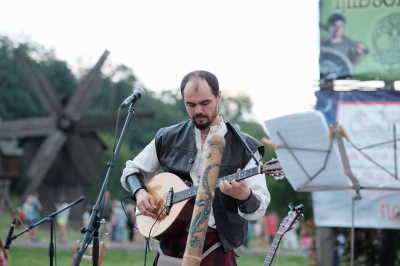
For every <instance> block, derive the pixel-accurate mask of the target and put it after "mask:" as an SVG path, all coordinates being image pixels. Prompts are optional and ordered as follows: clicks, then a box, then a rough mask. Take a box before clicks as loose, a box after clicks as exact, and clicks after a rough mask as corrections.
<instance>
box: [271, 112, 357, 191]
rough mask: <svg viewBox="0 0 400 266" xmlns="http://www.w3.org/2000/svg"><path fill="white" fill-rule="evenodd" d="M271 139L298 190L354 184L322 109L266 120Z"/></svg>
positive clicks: (350, 187)
mask: <svg viewBox="0 0 400 266" xmlns="http://www.w3.org/2000/svg"><path fill="white" fill-rule="evenodd" d="M264 123H265V126H266V128H267V131H268V135H269V137H270V140H271V141H272V142H273V143H274V144H275V145H277V146H278V147H279V148H278V149H277V150H275V152H276V154H277V156H278V158H279V161H280V163H281V165H282V168H283V171H284V172H285V176H286V178H287V179H288V181H289V183H290V184H291V185H292V187H293V188H294V189H295V190H296V191H314V190H338V189H349V190H351V189H352V188H353V186H352V183H351V181H350V179H349V178H348V176H347V175H346V174H345V171H344V167H343V163H342V160H341V156H340V153H339V150H338V147H337V144H336V141H334V142H333V145H331V142H330V140H329V128H328V126H327V123H326V120H325V117H324V116H323V114H322V113H321V112H320V111H313V112H307V113H299V114H293V115H287V116H282V117H278V118H275V119H271V120H266V121H265V122H264Z"/></svg>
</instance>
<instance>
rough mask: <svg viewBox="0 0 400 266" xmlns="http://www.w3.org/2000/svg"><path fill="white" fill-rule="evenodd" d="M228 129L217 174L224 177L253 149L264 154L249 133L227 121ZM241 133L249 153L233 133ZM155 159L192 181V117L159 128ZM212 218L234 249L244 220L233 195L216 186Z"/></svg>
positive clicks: (243, 235)
mask: <svg viewBox="0 0 400 266" xmlns="http://www.w3.org/2000/svg"><path fill="white" fill-rule="evenodd" d="M226 125H227V128H228V132H227V133H226V135H225V148H224V151H223V155H222V160H221V165H220V171H219V174H218V177H219V178H220V177H225V176H227V175H230V174H234V173H236V171H237V169H238V168H241V169H243V168H244V167H245V166H246V165H247V163H248V162H249V161H250V160H252V154H254V152H255V151H256V150H258V151H259V153H260V155H261V156H263V155H264V147H263V146H262V144H261V143H260V142H259V141H257V140H255V139H254V138H253V137H251V136H249V135H248V134H246V133H244V132H241V131H239V130H237V129H236V130H235V128H234V127H233V126H232V125H231V124H230V123H227V124H226ZM234 131H236V132H237V134H240V135H241V136H242V138H243V139H244V141H245V142H246V143H247V145H248V146H249V148H250V150H251V151H252V154H249V152H248V151H247V150H246V148H245V147H244V146H243V144H242V142H241V141H240V139H239V138H238V136H237V135H236V134H235V132H234ZM155 140H156V150H157V156H158V160H159V162H160V164H161V166H162V168H163V170H164V171H165V172H170V173H173V174H175V175H177V176H179V177H180V178H182V179H184V180H187V181H190V182H192V180H191V178H190V169H191V168H192V166H193V163H194V160H195V158H196V154H197V148H196V139H195V134H194V125H193V123H192V121H191V120H187V121H185V122H182V123H179V124H176V125H173V126H170V127H166V128H162V129H160V130H159V131H158V132H157V134H156V137H155ZM213 209H214V210H216V211H214V216H215V222H216V226H217V229H218V235H219V238H220V240H221V242H222V244H223V246H224V249H225V251H229V250H233V249H235V248H237V247H239V246H240V245H242V244H243V243H244V240H245V238H246V235H247V226H248V224H247V220H245V219H243V218H242V217H241V216H240V215H239V214H238V206H237V202H236V199H234V198H232V197H230V196H228V195H225V194H223V193H221V191H220V190H219V189H216V190H215V196H214V201H213Z"/></svg>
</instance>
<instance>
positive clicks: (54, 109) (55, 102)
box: [14, 49, 62, 115]
mask: <svg viewBox="0 0 400 266" xmlns="http://www.w3.org/2000/svg"><path fill="white" fill-rule="evenodd" d="M14 55H15V57H16V59H17V61H18V62H19V65H20V68H21V70H22V72H23V73H24V74H25V77H26V78H27V80H28V82H29V84H31V86H32V89H33V90H34V91H35V93H36V96H37V97H38V99H39V101H40V103H41V104H42V106H43V107H44V109H45V110H46V112H47V113H48V114H49V115H56V114H61V113H62V105H61V101H60V99H59V97H58V96H57V94H56V93H55V90H54V89H53V87H52V86H51V84H50V82H49V80H48V79H47V77H46V76H45V75H44V73H43V71H42V70H41V69H37V68H35V67H34V66H32V64H30V63H29V59H28V56H27V55H26V53H25V52H24V51H22V50H21V49H16V50H15V53H14Z"/></svg>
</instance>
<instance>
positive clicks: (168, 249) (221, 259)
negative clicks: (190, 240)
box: [153, 230, 237, 266]
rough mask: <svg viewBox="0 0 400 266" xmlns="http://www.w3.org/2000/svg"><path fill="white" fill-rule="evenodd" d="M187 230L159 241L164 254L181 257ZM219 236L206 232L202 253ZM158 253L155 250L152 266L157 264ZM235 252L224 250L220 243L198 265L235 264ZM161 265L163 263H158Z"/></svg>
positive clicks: (225, 265) (228, 265) (230, 265)
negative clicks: (168, 239) (166, 239)
mask: <svg viewBox="0 0 400 266" xmlns="http://www.w3.org/2000/svg"><path fill="white" fill-rule="evenodd" d="M187 236H188V232H187V231H186V230H182V232H181V233H179V234H178V235H177V236H176V237H175V238H174V239H171V240H170V241H163V242H160V248H161V250H162V251H163V253H164V255H167V256H171V257H176V258H183V255H184V254H185V249H186V240H187ZM219 241H220V240H219V237H218V233H217V232H207V234H206V239H205V241H204V246H203V253H204V251H206V250H207V249H209V248H210V247H211V246H212V245H214V244H215V243H217V242H219ZM159 256H160V254H159V253H158V252H157V255H156V257H155V259H154V263H153V266H156V265H158V264H157V263H158V257H159ZM236 265H237V264H236V254H235V252H234V251H233V250H230V251H228V252H225V251H224V247H223V246H222V245H221V246H219V247H218V248H216V249H215V250H213V251H212V252H211V253H210V254H208V256H207V257H205V258H204V259H202V260H201V264H200V266H236ZM159 266H163V265H159Z"/></svg>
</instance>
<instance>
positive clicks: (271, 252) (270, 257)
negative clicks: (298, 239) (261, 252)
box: [264, 233, 283, 266]
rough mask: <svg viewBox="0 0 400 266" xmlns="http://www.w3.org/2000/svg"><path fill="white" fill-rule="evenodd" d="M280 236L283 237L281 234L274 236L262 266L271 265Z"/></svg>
mask: <svg viewBox="0 0 400 266" xmlns="http://www.w3.org/2000/svg"><path fill="white" fill-rule="evenodd" d="M282 236H283V234H281V233H277V234H276V236H275V238H274V241H273V242H272V245H271V247H270V249H269V252H268V254H267V257H266V258H265V261H264V266H269V265H271V263H272V261H273V260H274V256H275V253H276V250H277V249H278V247H279V244H280V243H281V239H282Z"/></svg>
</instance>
